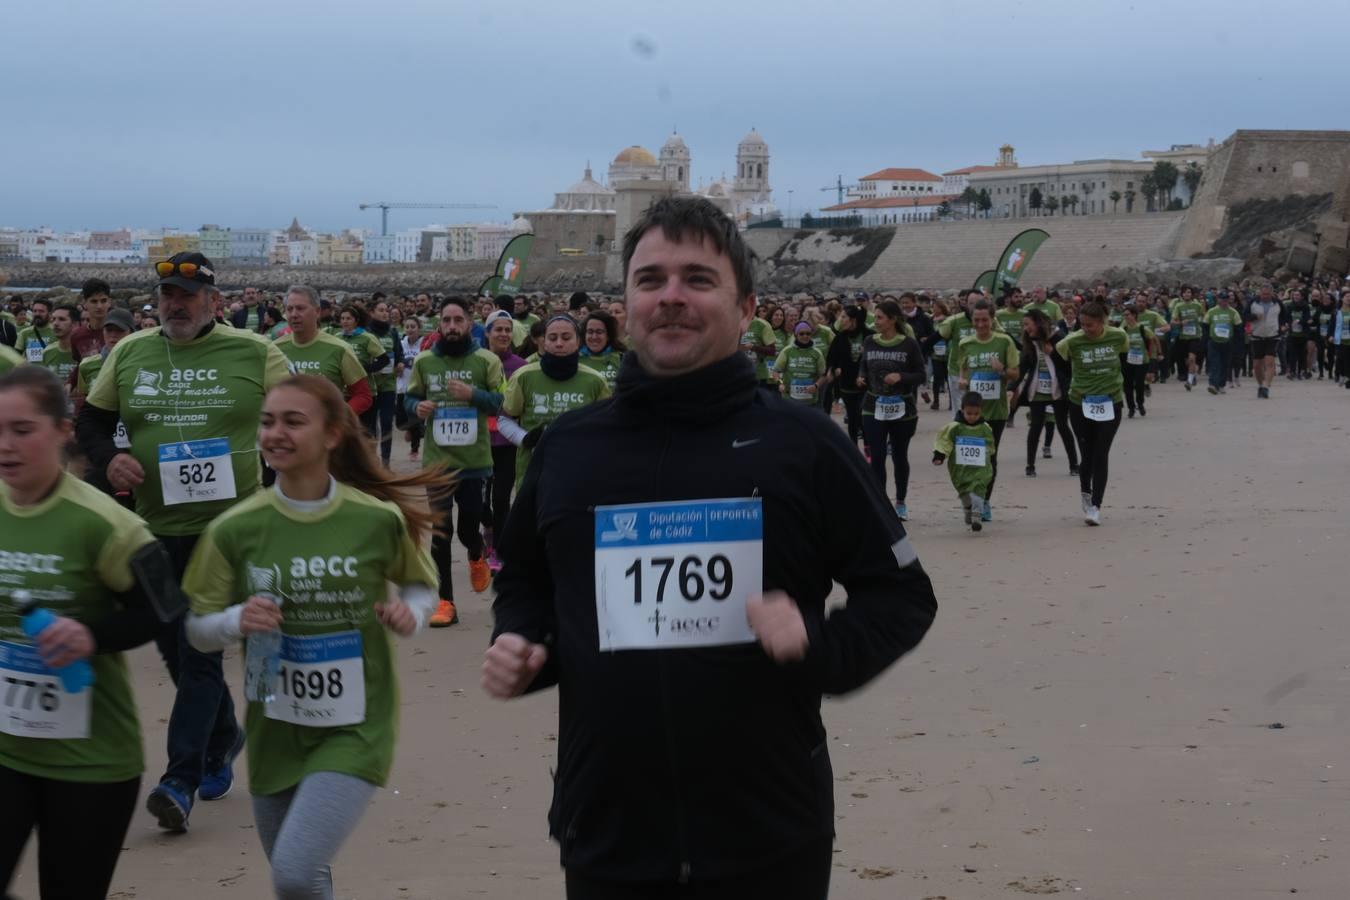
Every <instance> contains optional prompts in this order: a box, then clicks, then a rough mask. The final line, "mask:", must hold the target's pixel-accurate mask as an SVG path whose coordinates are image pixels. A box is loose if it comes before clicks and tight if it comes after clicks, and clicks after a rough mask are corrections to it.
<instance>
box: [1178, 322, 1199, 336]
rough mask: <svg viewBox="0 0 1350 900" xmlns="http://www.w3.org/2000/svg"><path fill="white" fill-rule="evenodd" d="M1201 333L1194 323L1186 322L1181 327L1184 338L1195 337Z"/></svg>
mask: <svg viewBox="0 0 1350 900" xmlns="http://www.w3.org/2000/svg"><path fill="white" fill-rule="evenodd" d="M1199 333H1200V329H1199V327H1197V326H1196V324H1195V323H1194V322H1186V323H1184V324H1183V325H1182V326H1181V334H1182V336H1183V337H1195V336H1196V335H1198V334H1199Z"/></svg>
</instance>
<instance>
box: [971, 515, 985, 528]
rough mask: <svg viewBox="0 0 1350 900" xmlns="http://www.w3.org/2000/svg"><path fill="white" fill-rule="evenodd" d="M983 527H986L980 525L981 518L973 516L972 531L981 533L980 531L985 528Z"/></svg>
mask: <svg viewBox="0 0 1350 900" xmlns="http://www.w3.org/2000/svg"><path fill="white" fill-rule="evenodd" d="M983 527H984V526H983V525H981V524H980V517H979V516H971V518H970V530H971V531H979V530H980V529H981V528H983Z"/></svg>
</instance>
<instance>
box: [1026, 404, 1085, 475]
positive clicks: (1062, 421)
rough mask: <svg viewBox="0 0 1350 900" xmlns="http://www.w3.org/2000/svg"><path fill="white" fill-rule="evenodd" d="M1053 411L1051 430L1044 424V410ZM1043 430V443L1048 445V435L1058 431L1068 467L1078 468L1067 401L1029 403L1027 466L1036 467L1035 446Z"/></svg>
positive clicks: (1076, 451) (1076, 450)
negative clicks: (1067, 457)
mask: <svg viewBox="0 0 1350 900" xmlns="http://www.w3.org/2000/svg"><path fill="white" fill-rule="evenodd" d="M1047 408H1049V409H1053V410H1054V411H1055V426H1054V428H1051V427H1050V426H1048V425H1046V423H1045V411H1046V409H1047ZM1042 428H1044V429H1045V443H1046V446H1049V445H1050V435H1051V433H1052V432H1054V431H1056V430H1057V431H1059V439H1060V441H1062V442H1063V443H1064V452H1065V453H1067V454H1068V455H1069V466H1070V467H1071V468H1074V469H1076V468H1078V449H1077V448H1076V447H1075V446H1074V440H1073V429H1072V428H1070V427H1069V401H1068V400H1065V399H1064V398H1062V397H1061V398H1060V399H1058V400H1033V401H1031V427H1030V428H1029V429H1027V465H1028V466H1035V465H1036V444H1037V441H1038V439H1039V438H1040V436H1041V429H1042Z"/></svg>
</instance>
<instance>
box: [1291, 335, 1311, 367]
mask: <svg viewBox="0 0 1350 900" xmlns="http://www.w3.org/2000/svg"><path fill="white" fill-rule="evenodd" d="M1286 346H1287V347H1288V350H1287V351H1286V352H1287V353H1288V356H1289V362H1288V365H1287V366H1286V370H1287V371H1289V372H1291V373H1293V375H1294V377H1295V378H1298V377H1299V376H1301V375H1302V374H1303V373H1304V372H1306V371H1308V339H1307V338H1306V337H1304V336H1303V335H1301V334H1297V335H1296V334H1291V335H1289V337H1288V338H1287V339H1286Z"/></svg>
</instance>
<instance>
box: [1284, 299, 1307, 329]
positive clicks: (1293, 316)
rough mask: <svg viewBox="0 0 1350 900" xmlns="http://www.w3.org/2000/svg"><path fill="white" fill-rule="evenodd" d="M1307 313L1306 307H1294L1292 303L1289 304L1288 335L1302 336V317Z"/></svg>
mask: <svg viewBox="0 0 1350 900" xmlns="http://www.w3.org/2000/svg"><path fill="white" fill-rule="evenodd" d="M1307 311H1308V307H1306V306H1295V305H1294V304H1292V303H1291V304H1289V333H1290V334H1292V335H1296V336H1298V337H1302V336H1303V334H1304V333H1305V329H1304V327H1303V315H1304V313H1306V312H1307Z"/></svg>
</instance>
